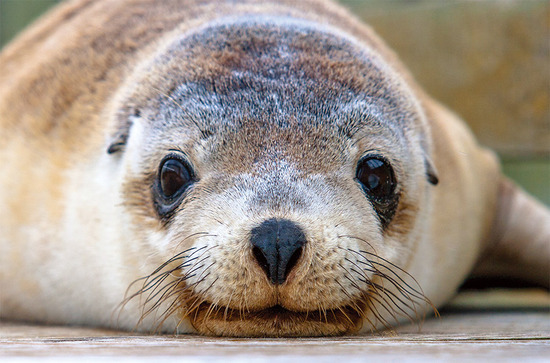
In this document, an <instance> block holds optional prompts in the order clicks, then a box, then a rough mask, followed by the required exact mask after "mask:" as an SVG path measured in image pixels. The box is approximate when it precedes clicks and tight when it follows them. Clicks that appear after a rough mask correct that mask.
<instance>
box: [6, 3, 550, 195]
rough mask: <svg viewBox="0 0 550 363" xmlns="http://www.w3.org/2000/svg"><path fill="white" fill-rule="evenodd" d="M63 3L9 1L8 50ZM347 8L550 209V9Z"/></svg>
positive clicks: (357, 5) (427, 5)
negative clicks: (28, 28)
mask: <svg viewBox="0 0 550 363" xmlns="http://www.w3.org/2000/svg"><path fill="white" fill-rule="evenodd" d="M57 2H59V1H58V0H0V47H2V46H4V45H5V44H6V43H7V42H9V41H10V40H11V39H12V38H13V37H14V36H15V35H16V34H17V33H18V32H19V31H21V30H22V29H23V28H24V27H25V26H27V25H28V24H29V23H31V22H32V21H33V20H34V19H35V18H36V17H38V16H40V15H41V14H42V13H44V12H45V11H47V10H48V9H49V8H50V7H51V6H53V5H55V4H56V3H57ZM340 2H341V3H342V4H344V5H345V6H346V7H348V8H349V9H350V10H351V11H352V12H353V13H354V14H355V15H356V16H358V17H360V18H361V19H363V20H364V21H365V22H367V23H369V24H370V25H371V26H372V27H373V28H374V29H375V30H376V31H377V32H378V34H380V35H381V36H382V38H383V39H385V41H386V42H387V43H388V44H389V45H390V46H391V47H392V48H393V49H394V50H395V51H396V52H397V53H398V55H399V56H400V57H401V59H402V60H403V62H404V63H405V64H406V65H407V66H408V67H409V69H410V70H411V71H412V73H413V74H414V76H415V77H416V79H417V80H418V81H419V82H420V83H421V84H422V85H423V86H424V88H425V89H426V90H427V91H428V93H430V94H431V95H432V96H434V97H435V98H436V99H438V100H439V101H441V102H443V103H444V104H446V105H447V106H449V107H450V108H451V109H452V110H454V111H455V112H456V113H458V114H459V115H460V116H461V117H462V118H463V119H464V120H465V121H466V122H468V124H469V125H470V127H471V128H472V129H473V131H474V132H475V133H476V134H477V136H478V138H479V140H480V142H481V143H483V144H485V145H487V146H489V147H491V148H492V149H494V150H496V151H497V152H498V154H499V156H500V158H501V160H502V161H503V168H504V172H505V173H506V174H507V175H509V176H510V177H511V178H512V179H514V180H516V182H518V183H519V184H520V185H522V186H523V187H524V188H525V189H526V190H528V191H529V192H531V193H532V194H534V195H536V196H537V197H538V198H539V199H540V200H542V201H544V202H545V203H546V204H547V205H550V1H548V0H341V1H340ZM0 67H1V64H0Z"/></svg>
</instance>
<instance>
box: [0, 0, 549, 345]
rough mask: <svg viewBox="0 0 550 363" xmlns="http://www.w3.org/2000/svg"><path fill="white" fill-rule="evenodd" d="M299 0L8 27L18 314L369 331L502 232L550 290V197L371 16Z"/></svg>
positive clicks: (417, 303)
mask: <svg viewBox="0 0 550 363" xmlns="http://www.w3.org/2000/svg"><path fill="white" fill-rule="evenodd" d="M292 3H293V2H291V1H268V2H265V1H242V2H239V1H238V2H224V1H175V0H174V1H163V2H152V1H131V0H125V1H120V0H117V1H114V0H113V1H110V0H103V1H83V0H82V1H71V2H68V3H66V4H63V5H61V6H60V7H59V8H57V9H56V10H54V11H53V12H52V13H51V14H49V15H48V16H47V17H45V18H44V19H42V20H41V21H40V22H39V23H37V24H36V25H35V26H34V27H32V28H31V29H29V30H28V31H27V32H26V33H24V34H23V35H22V36H20V37H19V39H17V40H16V41H15V42H14V43H12V44H11V45H9V46H8V47H6V49H5V50H4V51H3V53H2V55H1V56H0V137H1V139H2V140H5V141H6V142H3V143H2V146H0V159H1V160H2V161H3V163H2V164H1V165H0V176H1V177H0V205H2V208H1V209H0V230H1V231H2V234H1V235H0V249H1V254H0V291H2V293H1V294H0V317H1V318H7V319H20V320H27V321H38V322H46V323H67V324H86V325H95V326H108V327H118V328H123V329H134V328H137V329H139V330H143V331H162V332H174V331H176V332H180V333H187V332H199V333H202V334H213V335H233V336H311V335H336V334H349V333H358V332H366V331H369V330H373V329H378V328H383V327H387V326H390V325H393V324H396V323H398V322H399V321H402V320H407V319H411V320H413V319H419V318H421V317H422V316H423V315H424V314H426V313H429V312H431V311H433V307H434V305H435V306H440V305H441V304H443V303H445V302H446V301H447V300H448V299H449V298H450V297H451V296H452V295H453V294H454V293H455V291H456V289H457V288H458V286H459V285H460V284H461V283H462V281H463V280H464V279H465V278H466V277H467V276H468V275H469V274H470V272H471V271H472V269H473V268H474V265H475V264H476V261H478V259H479V258H480V256H482V255H483V254H485V253H487V251H488V249H489V252H491V253H492V255H494V256H497V257H499V258H497V260H498V261H496V262H495V261H493V262H495V266H496V265H498V267H499V269H498V271H499V272H502V271H503V269H502V266H504V270H505V271H510V275H511V276H520V277H523V278H525V279H527V280H531V281H534V282H536V283H539V284H542V285H543V286H546V287H548V274H547V272H548V259H547V257H548V256H550V252H549V249H550V247H549V243H548V241H549V238H548V237H549V236H550V231H549V223H548V221H550V217H549V213H548V211H547V209H546V208H544V207H542V206H541V205H540V204H538V203H537V202H535V201H533V200H531V199H530V198H529V197H528V196H526V195H525V194H523V192H521V191H519V190H518V189H517V188H515V187H514V186H512V185H511V184H510V183H509V182H507V181H506V180H505V179H504V178H503V177H502V176H501V175H500V171H499V166H498V162H497V159H496V158H495V157H494V155H493V153H492V152H490V151H488V150H486V149H484V148H482V147H480V146H479V145H477V143H476V142H475V140H474V138H473V136H472V135H471V133H470V132H469V131H468V130H467V129H466V127H465V126H464V125H463V123H462V121H460V120H459V119H458V118H457V117H456V116H455V115H453V114H452V113H450V112H449V111H447V110H446V109H445V108H443V107H442V106H440V105H439V104H437V103H436V102H435V101H433V100H432V99H431V98H429V97H428V96H427V95H425V94H424V93H423V91H422V90H421V89H420V88H419V87H418V86H417V85H416V84H415V83H414V81H413V79H412V77H411V76H410V75H409V74H408V72H407V71H406V70H405V68H404V67H403V66H402V65H401V64H400V62H399V61H398V60H397V58H396V57H395V55H394V54H393V53H392V52H391V51H390V50H389V49H388V48H387V47H386V46H385V45H384V44H383V43H382V42H381V40H379V39H378V38H377V36H376V35H374V34H373V32H372V31H371V30H370V29H369V28H368V27H366V26H364V25H362V24H360V23H359V22H358V21H356V20H355V19H354V18H353V17H351V16H350V15H348V14H347V13H346V12H345V11H344V10H343V9H341V8H340V7H338V6H336V5H334V4H332V3H330V2H326V1H320V0H319V1H317V0H310V1H301V2H299V4H292ZM365 160H366V161H365ZM365 163H366V164H365ZM369 163H370V164H369ZM373 163H374V164H373ZM379 167H382V168H385V169H384V170H385V174H382V175H381V176H380V175H378V174H376V173H375V172H372V170H374V169H376V168H379ZM371 169H372V170H371ZM364 170H366V171H364ZM377 170H379V169H377ZM363 171H364V172H365V173H371V174H368V175H369V178H365V179H364V180H363V179H362V175H363V174H362V173H363ZM182 178H183V179H182ZM372 178H374V180H373V179H372ZM377 178H378V179H377ZM371 182H372V184H369V183H371ZM365 183H367V185H365ZM383 183H385V184H383ZM436 184H437V185H436ZM174 185H176V186H177V187H174ZM380 185H382V186H380ZM518 214H519V215H521V217H517V215H518ZM523 218H529V219H530V220H531V221H534V222H533V223H534V226H535V227H534V228H528V227H527V226H525V225H524V220H523ZM537 221H538V222H537ZM502 241H504V242H505V243H502ZM516 241H524V242H525V241H527V242H525V244H524V246H523V247H522V250H521V251H520V252H517V247H516ZM495 246H498V247H495ZM510 251H515V252H512V253H510ZM516 252H517V253H516ZM510 256H512V258H510ZM503 261H504V262H503ZM497 262H498V263H497ZM514 264H515V265H516V269H515V270H514V269H511V268H510V269H507V267H506V266H510V265H514ZM478 265H479V266H478V267H480V268H481V270H483V271H482V272H483V273H484V274H490V273H491V272H493V271H496V270H495V268H493V267H491V265H489V264H478ZM526 266H529V268H528V269H527V268H526ZM140 278H143V279H140Z"/></svg>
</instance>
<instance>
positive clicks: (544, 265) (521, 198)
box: [474, 178, 550, 289]
mask: <svg viewBox="0 0 550 363" xmlns="http://www.w3.org/2000/svg"><path fill="white" fill-rule="evenodd" d="M498 200H499V202H498V205H497V213H496V220H495V223H494V228H493V232H492V237H491V241H490V243H489V244H488V245H487V251H486V252H487V253H485V254H484V256H483V257H482V261H480V264H479V265H478V267H477V268H476V270H475V271H474V276H479V277H489V278H512V279H520V280H521V281H525V282H528V283H533V284H536V285H540V286H543V287H545V288H547V289H550V210H549V209H548V208H547V207H545V206H544V205H543V204H542V203H540V202H539V201H537V200H535V199H534V198H533V197H531V196H530V195H528V194H527V193H526V192H525V191H523V190H522V189H521V188H520V187H518V186H517V185H516V184H514V183H513V182H512V181H510V180H508V179H506V178H502V180H501V182H500V187H499V198H498ZM541 271H546V274H541Z"/></svg>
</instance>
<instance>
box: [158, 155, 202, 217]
mask: <svg viewBox="0 0 550 363" xmlns="http://www.w3.org/2000/svg"><path fill="white" fill-rule="evenodd" d="M192 170H193V169H192V168H191V166H190V165H189V164H188V163H187V162H186V161H184V160H182V159H180V158H179V157H176V156H168V157H166V158H165V159H164V160H163V161H162V163H161V164H160V168H159V172H158V177H157V182H156V184H155V187H154V188H153V191H154V193H153V195H154V198H155V207H156V209H157V212H158V214H159V215H160V216H161V217H168V216H169V215H170V213H171V212H173V211H174V210H175V209H176V207H177V206H178V205H179V204H180V203H181V200H182V199H183V196H184V195H185V193H184V192H185V191H186V190H187V189H188V188H189V187H190V186H191V184H193V182H194V181H195V176H194V174H193V171H192Z"/></svg>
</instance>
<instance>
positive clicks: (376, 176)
mask: <svg viewBox="0 0 550 363" xmlns="http://www.w3.org/2000/svg"><path fill="white" fill-rule="evenodd" d="M355 179H356V180H357V181H358V182H359V184H360V185H361V188H362V189H363V191H364V192H365V194H366V195H367V197H368V198H369V200H370V201H371V203H372V205H373V207H374V209H375V211H376V213H377V214H378V217H379V219H380V222H381V224H382V227H383V228H385V227H387V225H388V224H389V223H390V222H391V220H392V218H393V216H394V214H395V211H396V209H397V205H398V202H399V196H398V195H397V194H396V193H395V189H396V187H397V181H396V179H395V174H394V172H393V168H392V167H391V165H390V163H389V162H388V161H386V159H384V158H383V157H381V156H366V157H364V158H362V159H361V160H360V161H359V163H358V164H357V171H356V174H355Z"/></svg>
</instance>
